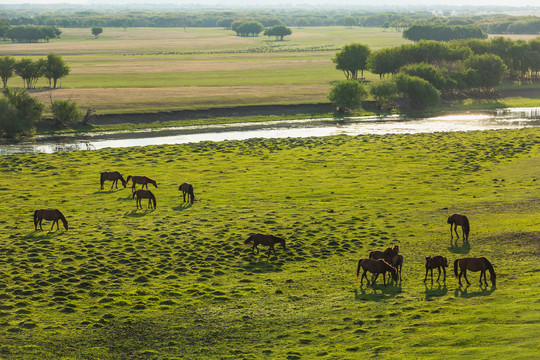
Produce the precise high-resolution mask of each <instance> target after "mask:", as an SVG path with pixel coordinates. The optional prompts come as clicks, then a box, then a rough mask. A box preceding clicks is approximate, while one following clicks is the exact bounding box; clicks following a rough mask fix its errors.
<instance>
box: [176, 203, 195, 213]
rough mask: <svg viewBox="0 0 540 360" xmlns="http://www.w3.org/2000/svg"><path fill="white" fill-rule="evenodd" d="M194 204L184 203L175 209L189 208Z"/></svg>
mask: <svg viewBox="0 0 540 360" xmlns="http://www.w3.org/2000/svg"><path fill="white" fill-rule="evenodd" d="M192 206H193V204H192V203H182V204H180V205H179V206H176V207H173V210H175V211H184V210H187V209H189V208H191V207H192Z"/></svg>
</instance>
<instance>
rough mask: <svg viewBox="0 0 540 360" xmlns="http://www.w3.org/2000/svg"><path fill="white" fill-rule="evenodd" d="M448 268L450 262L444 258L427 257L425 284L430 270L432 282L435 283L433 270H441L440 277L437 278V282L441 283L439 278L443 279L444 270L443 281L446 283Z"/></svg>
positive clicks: (439, 256) (438, 256)
mask: <svg viewBox="0 0 540 360" xmlns="http://www.w3.org/2000/svg"><path fill="white" fill-rule="evenodd" d="M447 267H448V260H446V258H445V257H444V256H441V255H437V256H433V257H431V256H426V276H425V277H424V282H426V280H427V273H428V271H429V270H431V282H433V269H437V270H439V276H438V277H437V281H439V278H440V277H441V268H442V269H443V273H444V277H443V281H446V268H447Z"/></svg>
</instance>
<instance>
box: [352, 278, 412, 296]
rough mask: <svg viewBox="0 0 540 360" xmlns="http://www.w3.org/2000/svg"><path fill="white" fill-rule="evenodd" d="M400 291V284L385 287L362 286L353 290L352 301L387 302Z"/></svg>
mask: <svg viewBox="0 0 540 360" xmlns="http://www.w3.org/2000/svg"><path fill="white" fill-rule="evenodd" d="M402 291H403V290H402V289H401V282H398V283H394V284H392V283H390V284H388V285H387V286H384V285H383V284H375V285H365V284H363V285H360V287H359V288H356V289H354V299H355V300H364V301H379V300H388V299H391V298H393V297H395V296H396V295H399V294H401V292H402Z"/></svg>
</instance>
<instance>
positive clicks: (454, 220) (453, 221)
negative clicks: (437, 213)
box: [446, 214, 471, 241]
mask: <svg viewBox="0 0 540 360" xmlns="http://www.w3.org/2000/svg"><path fill="white" fill-rule="evenodd" d="M446 222H447V223H448V224H450V239H453V238H454V235H453V234H452V227H453V228H454V232H455V233H456V236H457V238H458V239H459V235H458V232H457V227H458V225H459V226H461V230H462V232H463V239H464V240H465V241H469V232H470V230H471V227H470V225H469V219H467V217H466V216H465V215H460V214H452V215H450V216H449V217H448V220H447V221H446Z"/></svg>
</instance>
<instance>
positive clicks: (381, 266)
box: [356, 259, 398, 286]
mask: <svg viewBox="0 0 540 360" xmlns="http://www.w3.org/2000/svg"><path fill="white" fill-rule="evenodd" d="M360 268H362V269H364V273H363V274H362V278H361V279H360V285H362V282H363V281H364V277H365V278H366V280H367V283H368V285H369V279H368V278H367V275H366V272H368V271H369V272H370V273H373V274H375V278H374V279H373V281H372V283H371V285H374V284H375V281H377V277H378V276H379V274H383V284H384V286H386V272H390V275H391V276H392V279H394V281H396V282H397V281H398V273H397V270H396V268H395V267H393V266H392V265H390V264H389V263H387V262H386V261H384V260H382V259H378V260H374V259H360V260H358V267H357V268H356V278H357V279H358V274H359V273H360Z"/></svg>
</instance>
